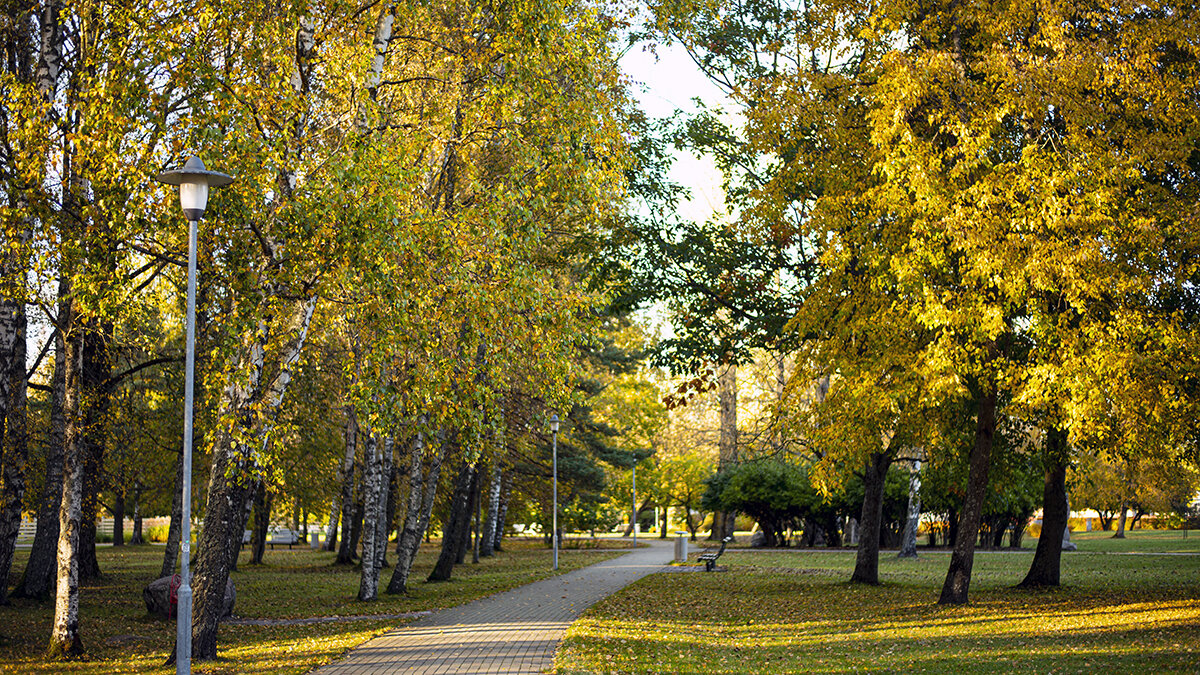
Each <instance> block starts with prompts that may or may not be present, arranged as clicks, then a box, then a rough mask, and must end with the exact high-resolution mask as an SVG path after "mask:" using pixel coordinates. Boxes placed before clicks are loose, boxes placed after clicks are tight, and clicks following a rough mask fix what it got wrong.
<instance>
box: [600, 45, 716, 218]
mask: <svg viewBox="0 0 1200 675" xmlns="http://www.w3.org/2000/svg"><path fill="white" fill-rule="evenodd" d="M655 51H656V52H657V55H656V54H655V52H651V51H650V50H648V49H643V48H641V47H640V46H634V47H633V48H631V49H630V50H629V51H628V52H627V53H626V54H625V55H624V56H622V57H621V67H622V69H623V70H624V72H625V74H626V75H628V76H629V77H630V79H632V80H633V81H634V87H633V94H634V96H635V98H637V100H638V102H639V103H640V104H641V106H642V110H644V111H645V112H646V114H647V115H649V116H650V117H652V118H656V119H665V118H668V117H671V116H672V115H674V114H675V111H676V110H682V111H684V112H685V113H694V112H696V111H697V107H696V105H695V103H694V102H693V100H692V99H695V98H700V99H702V100H704V101H705V103H706V104H708V105H709V106H710V107H712V106H715V105H720V104H721V103H723V102H726V101H727V99H726V98H725V95H724V92H722V91H721V90H720V89H718V88H717V87H716V86H715V85H713V84H712V83H711V82H709V80H708V78H706V77H705V76H704V75H703V74H702V73H701V72H700V69H699V68H697V67H696V64H695V63H693V62H692V59H691V58H690V57H689V56H688V55H687V52H686V51H685V50H684V49H683V48H682V47H680V46H678V45H668V46H663V45H659V46H658V47H657V49H656V50H655ZM670 178H671V179H672V180H674V181H675V182H677V183H679V184H680V185H683V186H684V187H686V188H688V189H689V190H690V192H691V195H692V196H691V199H690V200H688V201H687V202H686V203H684V204H681V205H680V209H679V215H680V216H682V217H683V218H685V219H687V220H693V221H699V222H703V221H705V220H708V218H709V216H711V215H712V213H713V211H715V210H720V209H721V208H722V205H723V204H724V192H723V191H722V190H721V174H720V172H719V171H718V170H717V168H716V165H715V164H714V163H713V161H712V159H711V158H708V157H704V158H696V157H694V156H692V155H691V154H690V153H687V152H677V153H675V163H674V165H673V166H672V169H671V173H670Z"/></svg>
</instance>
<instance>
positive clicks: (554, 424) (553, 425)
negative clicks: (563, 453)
mask: <svg viewBox="0 0 1200 675" xmlns="http://www.w3.org/2000/svg"><path fill="white" fill-rule="evenodd" d="M550 431H551V433H553V435H554V443H553V447H554V450H553V453H554V454H553V459H552V460H551V461H552V465H551V466H552V470H553V475H554V521H553V522H552V523H551V525H550V527H551V530H552V531H551V533H550V538H551V539H553V540H554V569H555V570H557V569H558V413H553V414H551V415H550Z"/></svg>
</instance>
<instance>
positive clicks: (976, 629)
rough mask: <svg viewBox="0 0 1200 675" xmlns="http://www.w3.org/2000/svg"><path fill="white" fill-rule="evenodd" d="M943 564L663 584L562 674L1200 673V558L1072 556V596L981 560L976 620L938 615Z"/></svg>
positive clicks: (605, 626) (804, 568) (784, 564)
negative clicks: (857, 579) (863, 582)
mask: <svg viewBox="0 0 1200 675" xmlns="http://www.w3.org/2000/svg"><path fill="white" fill-rule="evenodd" d="M948 555H949V554H948V553H945V552H940V551H939V552H923V553H922V554H921V558H919V559H918V560H899V559H896V558H895V557H894V556H885V557H883V558H882V559H881V565H880V576H881V579H882V581H883V585H882V586H879V587H869V586H858V585H851V584H848V583H846V581H845V580H846V579H847V578H849V574H850V571H851V570H852V569H853V565H854V553H853V552H844V553H817V552H808V553H805V552H778V553H775V552H745V553H739V552H736V551H734V552H730V553H727V554H726V556H725V558H723V559H722V562H726V561H728V565H729V570H730V571H728V572H725V573H716V574H704V573H695V574H660V575H654V576H652V577H649V578H646V579H643V580H642V581H640V582H638V583H637V584H634V585H633V586H631V587H629V588H627V589H625V590H624V591H622V592H621V593H618V594H617V595H615V596H613V597H611V598H609V599H607V600H605V601H602V602H601V603H600V604H598V605H596V606H595V607H593V608H592V609H591V610H590V611H589V612H587V613H586V614H585V616H584V618H582V619H581V620H579V621H577V622H576V623H575V624H574V625H572V627H571V629H570V630H569V631H568V638H567V640H566V642H565V643H564V645H563V647H562V648H561V649H560V650H559V653H558V656H557V659H556V665H557V671H558V672H559V673H608V672H617V673H793V672H812V673H823V672H828V673H844V672H855V671H861V672H894V671H901V670H907V671H911V672H928V673H953V674H958V673H1007V672H1029V673H1047V672H1077V673H1090V672H1139V671H1140V672H1145V673H1151V672H1154V673H1157V672H1190V673H1194V672H1200V556H1127V555H1087V554H1084V555H1075V554H1065V555H1064V562H1063V569H1064V576H1063V580H1064V586H1063V587H1062V588H1059V589H1054V590H1050V591H1028V590H1022V589H1016V588H1013V586H1014V585H1015V584H1016V583H1018V582H1019V581H1020V580H1021V578H1022V577H1023V576H1024V573H1025V572H1026V570H1027V569H1028V566H1029V562H1030V560H1031V559H1032V555H1031V552H1025V553H1020V552H1017V553H1009V552H980V553H978V554H977V556H976V562H975V574H974V579H975V583H973V585H972V594H971V599H972V604H970V605H968V606H965V607H940V606H938V605H936V604H935V602H936V600H937V596H938V591H939V589H940V586H941V582H942V579H943V576H944V574H945V570H946V565H947V562H948Z"/></svg>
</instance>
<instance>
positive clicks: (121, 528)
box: [112, 486, 125, 546]
mask: <svg viewBox="0 0 1200 675" xmlns="http://www.w3.org/2000/svg"><path fill="white" fill-rule="evenodd" d="M123 489H124V488H122V487H120V486H118V487H117V492H116V494H115V495H114V496H113V531H112V540H113V541H112V543H113V546H124V545H125V493H124V492H122V490H123Z"/></svg>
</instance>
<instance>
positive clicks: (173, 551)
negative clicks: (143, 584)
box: [158, 452, 183, 579]
mask: <svg viewBox="0 0 1200 675" xmlns="http://www.w3.org/2000/svg"><path fill="white" fill-rule="evenodd" d="M182 533H183V452H180V453H179V454H178V455H176V456H175V494H174V495H172V496H171V524H170V526H169V527H168V528H167V550H166V551H164V552H163V563H162V568H161V569H160V570H159V573H158V577H159V578H160V579H161V578H162V577H169V576H171V575H173V574H175V569H176V568H177V567H178V565H179V538H180V537H181V536H182Z"/></svg>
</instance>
